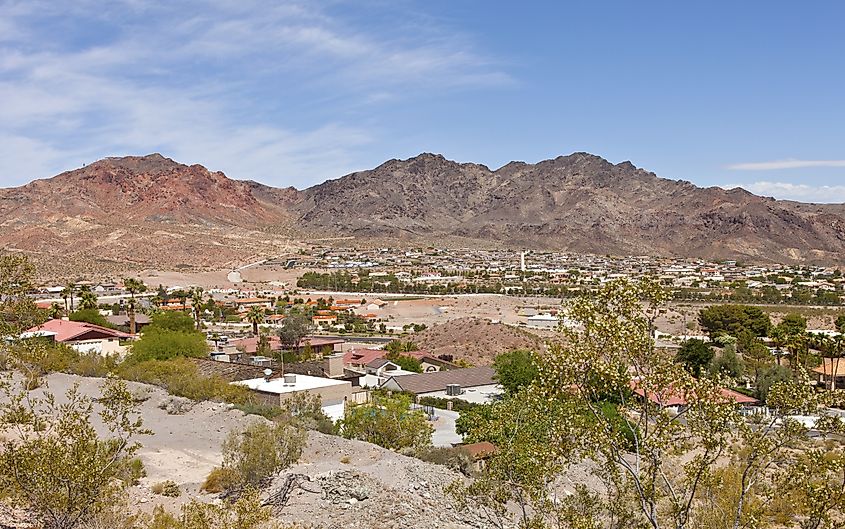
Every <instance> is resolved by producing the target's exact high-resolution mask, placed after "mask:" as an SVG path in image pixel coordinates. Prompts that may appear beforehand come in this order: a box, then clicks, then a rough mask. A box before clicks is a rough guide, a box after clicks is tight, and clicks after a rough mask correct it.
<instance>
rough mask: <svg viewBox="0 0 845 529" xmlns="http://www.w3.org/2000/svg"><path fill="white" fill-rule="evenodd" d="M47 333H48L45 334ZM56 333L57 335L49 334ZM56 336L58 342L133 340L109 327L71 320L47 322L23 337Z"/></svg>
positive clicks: (130, 336)
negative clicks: (112, 339) (110, 339)
mask: <svg viewBox="0 0 845 529" xmlns="http://www.w3.org/2000/svg"><path fill="white" fill-rule="evenodd" d="M45 331H46V332H45ZM48 333H55V335H52V334H48ZM39 335H41V336H51V335H52V336H55V340H56V341H57V342H68V341H74V340H87V339H96V338H132V335H131V334H126V333H125V332H120V331H117V330H115V329H109V328H107V327H100V326H99V325H94V324H93V323H87V322H84V321H70V320H59V319H53V320H47V321H46V322H44V323H43V324H41V325H39V326H37V327H33V328H31V329H28V330H27V331H26V332H25V333H24V335H23V337H33V336H39Z"/></svg>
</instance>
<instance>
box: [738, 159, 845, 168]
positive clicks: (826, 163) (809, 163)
mask: <svg viewBox="0 0 845 529" xmlns="http://www.w3.org/2000/svg"><path fill="white" fill-rule="evenodd" d="M808 167H845V160H796V159H794V158H788V159H786V160H774V161H770V162H749V163H738V164H733V165H729V166H728V169H733V170H735V171H776V170H778V169H803V168H808Z"/></svg>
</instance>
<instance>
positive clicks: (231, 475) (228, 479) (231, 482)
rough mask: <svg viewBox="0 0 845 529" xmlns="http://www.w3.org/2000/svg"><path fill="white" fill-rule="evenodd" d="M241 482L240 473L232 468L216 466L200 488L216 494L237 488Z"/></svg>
mask: <svg viewBox="0 0 845 529" xmlns="http://www.w3.org/2000/svg"><path fill="white" fill-rule="evenodd" d="M240 483H241V477H240V474H239V473H238V472H237V471H236V470H234V469H232V468H223V467H215V468H214V469H212V471H211V472H209V474H208V476H206V478H205V482H204V483H203V484H202V487H200V490H202V491H204V492H209V493H212V494H216V493H219V492H224V491H227V490H232V489H234V488H237V487H238V485H240Z"/></svg>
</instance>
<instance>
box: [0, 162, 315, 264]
mask: <svg viewBox="0 0 845 529" xmlns="http://www.w3.org/2000/svg"><path fill="white" fill-rule="evenodd" d="M298 200H299V192H298V191H297V190H295V189H293V188H288V189H276V188H272V187H268V186H264V185H261V184H258V183H256V182H244V181H238V180H232V179H230V178H227V177H226V175H224V174H223V173H220V172H212V171H209V170H208V169H206V168H205V167H202V166H201V165H191V166H188V165H183V164H180V163H177V162H175V161H173V160H170V159H168V158H165V157H163V156H161V155H159V154H152V155H149V156H129V157H125V158H106V159H104V160H100V161H98V162H95V163H93V164H90V165H88V166H85V167H83V168H81V169H77V170H74V171H68V172H65V173H62V174H60V175H58V176H55V177H53V178H49V179H45V180H36V181H33V182H31V183H29V184H27V185H24V186H21V187H17V188H10V189H2V190H0V227H2V230H0V244H2V245H3V247H4V248H6V249H12V250H15V249H17V250H22V251H25V252H27V253H30V254H31V255H33V256H34V258H35V259H36V261H37V262H38V265H39V269H40V270H42V271H43V272H44V273H46V274H48V275H61V272H62V269H63V268H72V269H73V271H74V272H76V271H79V270H85V271H93V272H96V271H101V270H102V271H110V270H114V269H125V268H127V267H128V268H136V269H137V268H145V267H162V268H174V267H184V266H190V267H196V266H210V267H219V266H225V265H229V264H234V263H239V262H242V260H243V259H248V258H250V257H251V256H257V255H264V253H265V252H268V251H273V249H274V248H283V247H285V244H286V242H287V241H289V238H288V235H289V226H290V225H291V223H292V219H293V213H292V212H291V211H290V205H291V204H293V203H294V202H296V201H298Z"/></svg>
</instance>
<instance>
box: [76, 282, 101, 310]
mask: <svg viewBox="0 0 845 529" xmlns="http://www.w3.org/2000/svg"><path fill="white" fill-rule="evenodd" d="M79 292H80V294H79V308H80V309H96V308H97V294H95V293H94V292H93V291H92V290H91V287H89V286H87V285H86V286H82V287H79Z"/></svg>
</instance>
